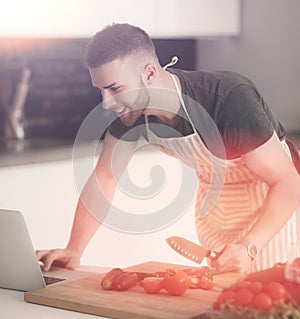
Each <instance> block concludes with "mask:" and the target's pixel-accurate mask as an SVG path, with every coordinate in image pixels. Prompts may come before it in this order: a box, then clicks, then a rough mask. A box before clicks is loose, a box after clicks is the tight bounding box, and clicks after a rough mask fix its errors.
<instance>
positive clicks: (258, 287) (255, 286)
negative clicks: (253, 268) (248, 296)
mask: <svg viewBox="0 0 300 319" xmlns="http://www.w3.org/2000/svg"><path fill="white" fill-rule="evenodd" d="M249 288H250V289H251V291H252V292H253V293H254V294H258V293H259V292H261V291H262V289H263V284H262V283H261V282H260V281H254V282H252V283H251V285H250V286H249Z"/></svg>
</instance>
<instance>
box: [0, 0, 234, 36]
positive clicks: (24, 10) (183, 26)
mask: <svg viewBox="0 0 300 319" xmlns="http://www.w3.org/2000/svg"><path fill="white" fill-rule="evenodd" d="M16 2H18V4H17V10H16ZM1 10H2V11H3V12H5V15H3V17H2V18H1V20H0V37H55V38H57V37H67V38H70V37H76V38H78V37H90V36H92V35H93V34H94V33H95V32H97V31H98V30H100V29H102V28H103V27H104V26H105V25H107V24H111V23H112V22H128V23H131V24H134V25H137V26H140V27H141V28H143V29H145V30H146V31H147V32H148V33H149V34H150V36H151V37H153V38H198V37H203V36H204V37H206V36H232V35H238V34H239V32H240V0H185V1H184V0H151V1H149V0H113V1H111V0H88V1H86V0H64V1H59V0H44V1H40V0H26V1H22V0H15V1H6V2H4V3H3V4H2V6H1Z"/></svg>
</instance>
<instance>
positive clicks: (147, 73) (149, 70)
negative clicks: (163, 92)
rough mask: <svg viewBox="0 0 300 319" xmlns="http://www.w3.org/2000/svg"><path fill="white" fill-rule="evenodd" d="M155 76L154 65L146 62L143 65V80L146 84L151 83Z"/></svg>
mask: <svg viewBox="0 0 300 319" xmlns="http://www.w3.org/2000/svg"><path fill="white" fill-rule="evenodd" d="M155 78H156V67H155V66H154V65H153V64H147V65H146V66H145V67H144V73H143V80H144V83H145V84H146V85H151V84H152V83H153V82H154V80H155Z"/></svg>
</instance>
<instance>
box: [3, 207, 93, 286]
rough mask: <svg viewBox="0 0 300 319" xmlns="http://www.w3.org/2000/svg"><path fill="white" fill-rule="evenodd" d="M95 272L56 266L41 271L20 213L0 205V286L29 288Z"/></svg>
mask: <svg viewBox="0 0 300 319" xmlns="http://www.w3.org/2000/svg"><path fill="white" fill-rule="evenodd" d="M94 275H96V272H88V271H82V270H68V269H65V268H59V267H51V269H50V271H48V272H44V273H43V271H42V268H41V264H40V262H39V261H38V260H37V258H36V254H35V251H34V248H33V245H32V242H31V239H30V236H29V232H28V229H27V226H26V223H25V219H24V217H23V215H22V214H21V213H20V212H19V211H14V210H4V209H0V288H6V289H12V290H20V291H31V290H35V289H39V288H44V287H47V286H48V285H50V284H51V285H58V284H61V283H65V282H66V281H73V280H79V279H83V278H86V277H90V276H94Z"/></svg>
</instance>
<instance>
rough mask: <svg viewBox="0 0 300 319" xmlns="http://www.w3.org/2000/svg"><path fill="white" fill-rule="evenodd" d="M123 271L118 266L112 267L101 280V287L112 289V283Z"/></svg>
mask: <svg viewBox="0 0 300 319" xmlns="http://www.w3.org/2000/svg"><path fill="white" fill-rule="evenodd" d="M123 273H124V271H123V270H122V269H120V268H113V269H111V270H110V271H109V272H108V273H106V275H105V276H104V277H103V279H102V280H101V283H100V284H101V287H102V288H103V289H105V290H110V289H113V288H112V286H113V283H114V282H115V281H116V279H117V278H118V277H119V276H121V275H122V274H123Z"/></svg>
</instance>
